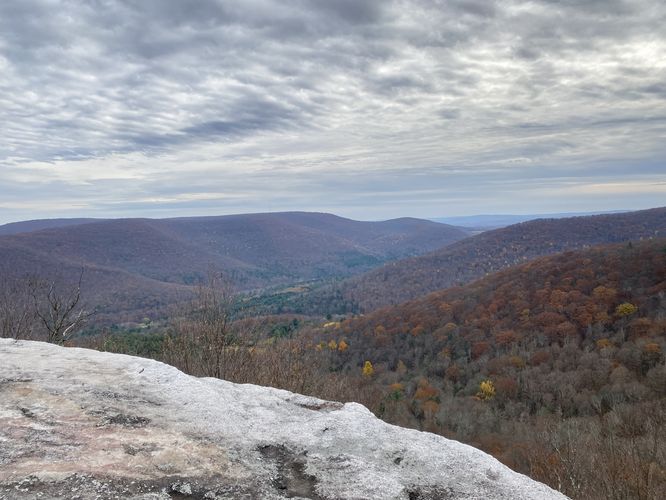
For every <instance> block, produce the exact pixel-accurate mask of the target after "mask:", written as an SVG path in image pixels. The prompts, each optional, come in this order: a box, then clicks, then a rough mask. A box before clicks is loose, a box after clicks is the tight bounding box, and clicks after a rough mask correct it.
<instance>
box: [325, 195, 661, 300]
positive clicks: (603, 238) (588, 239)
mask: <svg viewBox="0 0 666 500" xmlns="http://www.w3.org/2000/svg"><path fill="white" fill-rule="evenodd" d="M664 235H666V208H655V209H650V210H641V211H636V212H627V213H618V214H604V215H593V216H585V217H570V218H565V219H539V220H534V221H529V222H524V223H521V224H515V225H513V226H509V227H506V228H501V229H496V230H493V231H487V232H484V233H481V234H478V235H475V236H472V237H470V238H466V239H465V240H462V241H459V242H457V243H454V244H452V245H449V246H447V247H444V248H441V249H438V250H435V251H434V252H431V253H428V254H425V255H422V256H418V257H413V258H407V259H403V260H399V261H394V262H390V263H388V264H385V265H383V266H381V267H379V268H377V269H374V270H372V271H370V272H368V273H365V274H362V275H359V276H355V277H353V278H350V279H349V280H347V281H345V282H344V283H342V284H341V285H340V288H339V290H336V292H335V293H337V294H338V295H341V296H342V297H343V300H344V301H346V302H348V303H355V304H358V305H360V307H361V310H365V311H369V310H373V309H376V308H378V307H381V306H385V305H389V304H398V303H400V302H404V301H406V300H409V299H412V298H415V297H418V296H421V295H424V294H426V293H428V292H432V291H435V290H439V289H443V288H448V287H450V286H454V285H459V284H464V283H468V282H470V281H472V280H474V279H477V278H481V277H483V276H485V275H486V274H489V273H492V272H495V271H498V270H500V269H504V268H506V267H509V266H513V265H516V264H520V263H522V262H526V261H528V260H531V259H534V258H536V257H540V256H543V255H550V254H554V253H557V252H562V251H565V250H573V249H578V248H585V247H588V246H592V245H599V244H604V243H618V242H623V241H630V240H639V239H644V238H654V237H659V236H664Z"/></svg>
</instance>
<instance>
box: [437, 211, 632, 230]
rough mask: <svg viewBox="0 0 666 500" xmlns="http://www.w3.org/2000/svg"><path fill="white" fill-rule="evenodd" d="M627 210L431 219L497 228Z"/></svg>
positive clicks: (482, 228) (482, 227)
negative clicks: (530, 221)
mask: <svg viewBox="0 0 666 500" xmlns="http://www.w3.org/2000/svg"><path fill="white" fill-rule="evenodd" d="M626 211H627V210H613V211H606V212H562V213H552V214H521V215H518V214H481V215H463V216H459V217H434V218H432V219H431V220H433V221H435V222H442V223H443V224H452V225H454V226H460V227H466V228H471V229H481V230H488V229H497V228H500V227H506V226H511V225H513V224H519V223H521V222H527V221H529V220H535V219H564V218H568V217H581V216H587V215H603V214H619V213H624V212H626Z"/></svg>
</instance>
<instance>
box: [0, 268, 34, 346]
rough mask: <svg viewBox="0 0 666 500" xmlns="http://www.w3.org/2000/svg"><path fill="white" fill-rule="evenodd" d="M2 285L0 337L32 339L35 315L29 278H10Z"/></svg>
mask: <svg viewBox="0 0 666 500" xmlns="http://www.w3.org/2000/svg"><path fill="white" fill-rule="evenodd" d="M1 281H2V284H1V285H0V337H6V338H13V339H26V338H30V337H31V334H32V331H33V328H34V323H35V321H34V320H35V314H34V311H33V308H32V304H31V301H30V296H29V293H28V287H27V278H26V279H18V278H13V279H12V278H8V277H5V278H4V279H2V280H1Z"/></svg>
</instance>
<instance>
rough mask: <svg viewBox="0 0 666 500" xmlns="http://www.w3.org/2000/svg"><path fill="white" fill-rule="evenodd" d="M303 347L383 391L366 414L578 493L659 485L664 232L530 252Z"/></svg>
mask: <svg viewBox="0 0 666 500" xmlns="http://www.w3.org/2000/svg"><path fill="white" fill-rule="evenodd" d="M313 342H314V343H315V344H316V345H317V350H318V351H319V353H320V356H321V358H322V360H325V362H326V363H327V364H328V365H329V367H330V369H332V370H334V371H340V372H342V373H345V372H349V373H361V372H363V373H364V374H365V375H366V379H367V383H368V384H370V385H373V386H379V387H381V388H383V389H382V390H383V394H384V396H383V399H382V400H381V401H379V402H378V403H377V406H376V407H375V408H374V410H375V411H376V412H377V413H378V414H380V415H382V416H383V418H385V419H387V420H388V421H390V422H394V423H398V424H401V425H411V426H416V427H419V428H422V429H427V430H430V431H433V432H437V433H441V434H444V435H447V436H453V437H455V438H457V439H461V440H463V441H465V442H468V443H471V444H473V445H476V446H480V447H482V448H484V449H486V450H488V451H491V452H492V453H494V454H495V455H496V456H498V457H500V458H501V459H502V460H504V461H505V462H506V463H508V464H510V465H511V466H512V467H515V468H517V469H518V470H522V471H524V472H526V473H529V474H531V475H532V476H533V477H537V478H539V479H541V480H544V481H546V482H548V483H549V484H552V485H555V486H557V487H559V488H560V489H561V490H562V491H564V492H566V493H568V494H570V495H572V496H575V497H578V498H606V497H605V496H604V494H605V493H604V492H609V491H611V490H612V489H613V488H615V489H618V488H621V489H622V491H623V492H624V493H623V494H625V495H626V498H658V496H650V495H654V494H655V492H656V491H662V492H663V491H665V490H664V489H663V488H666V468H665V466H666V456H664V451H665V449H666V443H665V442H664V436H665V435H666V434H664V430H665V429H666V427H665V426H666V406H665V405H666V392H665V391H666V366H665V364H664V352H666V239H656V240H653V241H644V242H636V243H623V244H619V245H611V246H602V247H595V248H592V249H587V250H579V251H573V252H565V253H560V254H557V255H555V256H551V257H544V258H540V259H537V260H534V261H532V262H529V263H527V264H523V265H521V266H518V267H513V268H510V269H507V270H505V271H501V272H498V273H495V274H492V275H490V276H488V277H486V278H484V279H482V280H479V281H476V282H474V283H472V284H470V285H467V286H464V287H456V288H451V289H448V290H443V291H439V292H435V293H432V294H430V295H427V296H425V297H422V298H419V299H416V300H414V301H411V302H407V303H405V304H401V305H399V306H394V307H387V308H383V309H380V310H377V311H375V312H373V313H372V314H369V315H366V316H361V317H356V318H353V319H348V320H346V321H342V322H341V323H335V322H331V323H328V324H327V325H325V326H324V327H322V328H320V329H319V330H318V331H316V332H315V333H314V337H313ZM602 457H603V458H602ZM655 467H656V469H655ZM595 469H596V470H595ZM627 474H629V475H631V477H633V478H635V484H629V483H630V481H629V477H627ZM602 481H607V482H608V484H602ZM611 483H612V484H611ZM650 492H652V493H650ZM609 497H610V495H609ZM614 498H620V496H614Z"/></svg>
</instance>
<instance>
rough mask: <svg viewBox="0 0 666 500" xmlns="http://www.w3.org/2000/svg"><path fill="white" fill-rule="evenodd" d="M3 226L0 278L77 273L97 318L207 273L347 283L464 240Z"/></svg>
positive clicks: (247, 227)
mask: <svg viewBox="0 0 666 500" xmlns="http://www.w3.org/2000/svg"><path fill="white" fill-rule="evenodd" d="M3 229H4V231H5V233H7V232H13V233H15V234H5V235H4V236H0V275H26V274H29V273H33V274H37V275H42V276H48V275H52V274H54V273H61V274H74V275H76V274H78V269H80V268H81V267H83V268H85V270H86V271H85V279H84V286H85V288H86V290H85V291H86V295H87V297H88V299H89V300H90V301H91V302H93V303H94V304H98V305H100V306H101V308H102V309H103V310H106V311H114V310H123V309H132V308H135V307H138V308H151V307H154V306H156V305H158V304H160V303H165V302H166V303H168V302H170V301H173V300H176V299H177V298H178V297H179V296H182V295H183V294H186V293H187V291H188V289H189V287H190V286H191V285H193V284H195V283H198V282H200V280H201V279H202V278H204V277H205V275H206V274H207V272H208V270H210V269H216V270H219V271H221V272H223V273H224V274H225V275H227V276H228V277H229V278H230V279H231V281H232V282H233V283H234V284H235V286H236V287H237V288H239V289H241V290H249V289H256V288H262V287H265V286H269V285H275V284H286V283H293V282H297V281H304V280H315V279H326V278H330V277H340V276H350V275H353V274H358V273H361V272H364V271H367V270H369V269H371V268H373V267H376V266H378V265H380V264H382V263H384V262H386V261H389V260H394V259H399V258H404V257H407V256H410V255H418V254H421V253H424V252H427V251H431V250H434V249H436V248H440V247H442V246H444V245H447V244H450V243H452V242H454V241H458V240H461V239H463V238H465V237H466V236H467V233H466V232H465V231H464V230H462V229H459V228H456V227H453V226H449V225H446V224H440V223H436V222H432V221H426V220H420V219H411V218H403V219H393V220H388V221H383V222H360V221H354V220H350V219H345V218H342V217H337V216H335V215H330V214H323V213H306V212H289V213H270V214H246V215H230V216H220V217H189V218H176V219H117V220H101V221H99V220H98V221H95V220H90V219H75V220H72V219H61V220H54V221H30V222H26V223H18V224H11V225H9V227H7V226H2V227H0V231H1V230H3ZM26 231H29V232H26Z"/></svg>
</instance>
